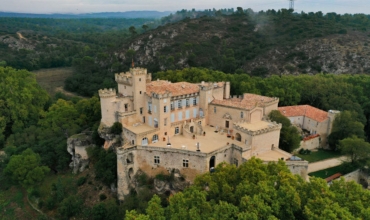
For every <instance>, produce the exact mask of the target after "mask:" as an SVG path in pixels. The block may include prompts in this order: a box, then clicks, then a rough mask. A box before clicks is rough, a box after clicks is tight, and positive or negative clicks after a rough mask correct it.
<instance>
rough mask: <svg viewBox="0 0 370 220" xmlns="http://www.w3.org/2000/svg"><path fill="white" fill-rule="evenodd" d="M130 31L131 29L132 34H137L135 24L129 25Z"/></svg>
mask: <svg viewBox="0 0 370 220" xmlns="http://www.w3.org/2000/svg"><path fill="white" fill-rule="evenodd" d="M128 31H130V33H131V35H132V36H134V35H136V34H137V32H136V28H135V27H134V26H131V27H129V29H128Z"/></svg>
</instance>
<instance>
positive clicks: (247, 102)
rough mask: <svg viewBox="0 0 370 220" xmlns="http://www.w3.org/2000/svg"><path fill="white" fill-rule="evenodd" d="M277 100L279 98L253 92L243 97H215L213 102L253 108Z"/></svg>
mask: <svg viewBox="0 0 370 220" xmlns="http://www.w3.org/2000/svg"><path fill="white" fill-rule="evenodd" d="M274 100H277V98H272V97H267V96H262V95H256V94H251V93H245V94H244V95H243V98H242V99H240V98H231V99H223V100H217V99H214V100H213V101H212V102H211V103H212V104H216V105H223V106H228V107H235V108H243V109H248V110H249V109H253V108H254V107H256V106H259V105H262V104H266V103H269V102H272V101H274Z"/></svg>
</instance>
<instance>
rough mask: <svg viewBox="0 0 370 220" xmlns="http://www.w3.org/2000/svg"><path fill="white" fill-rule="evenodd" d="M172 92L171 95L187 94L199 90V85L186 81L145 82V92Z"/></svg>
mask: <svg viewBox="0 0 370 220" xmlns="http://www.w3.org/2000/svg"><path fill="white" fill-rule="evenodd" d="M152 92H153V93H156V94H165V93H167V92H170V93H172V96H179V95H187V94H192V93H197V92H199V86H198V85H197V84H192V83H188V82H178V83H171V82H169V81H165V80H158V81H152V82H150V83H148V84H146V94H148V95H150V94H151V93H152Z"/></svg>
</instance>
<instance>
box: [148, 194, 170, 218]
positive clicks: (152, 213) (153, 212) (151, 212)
mask: <svg viewBox="0 0 370 220" xmlns="http://www.w3.org/2000/svg"><path fill="white" fill-rule="evenodd" d="M146 213H147V214H148V216H149V217H150V219H151V220H165V219H166V218H165V217H164V209H163V208H162V206H161V199H160V198H159V197H158V196H157V195H154V196H153V198H152V199H151V200H150V201H149V203H148V208H147V209H146Z"/></svg>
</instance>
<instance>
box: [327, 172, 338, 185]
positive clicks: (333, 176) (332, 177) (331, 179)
mask: <svg viewBox="0 0 370 220" xmlns="http://www.w3.org/2000/svg"><path fill="white" fill-rule="evenodd" d="M341 176H342V174H341V173H336V174H334V175H331V176H329V177H327V178H326V179H325V180H326V182H327V183H328V182H331V181H333V180H335V179H338V178H339V177H341Z"/></svg>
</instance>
